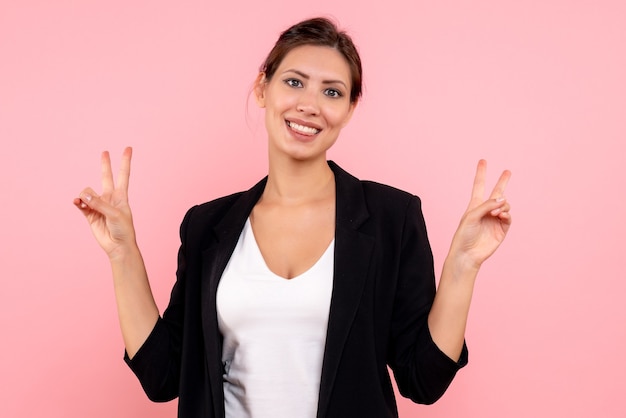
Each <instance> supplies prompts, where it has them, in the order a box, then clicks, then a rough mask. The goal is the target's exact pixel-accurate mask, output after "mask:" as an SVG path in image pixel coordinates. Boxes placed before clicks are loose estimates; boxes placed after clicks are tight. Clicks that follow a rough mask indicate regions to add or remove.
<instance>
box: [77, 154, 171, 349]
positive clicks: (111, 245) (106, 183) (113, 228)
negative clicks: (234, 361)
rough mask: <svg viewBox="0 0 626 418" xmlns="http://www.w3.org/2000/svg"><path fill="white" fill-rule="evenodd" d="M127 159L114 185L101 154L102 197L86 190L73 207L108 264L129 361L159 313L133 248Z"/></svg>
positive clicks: (107, 158) (127, 157)
mask: <svg viewBox="0 0 626 418" xmlns="http://www.w3.org/2000/svg"><path fill="white" fill-rule="evenodd" d="M131 157H132V149H131V148H126V149H125V150H124V153H123V155H122V162H121V166H120V170H119V173H118V177H117V184H115V182H114V180H113V173H112V170H111V159H110V156H109V153H108V152H106V151H105V152H103V153H102V160H101V169H102V194H101V195H99V196H98V195H97V194H96V193H95V192H94V191H93V189H91V188H86V189H84V190H83V191H82V192H81V193H80V195H79V197H78V198H76V199H74V205H75V206H76V207H77V208H78V209H79V210H80V211H81V212H82V213H83V215H85V218H86V219H87V222H88V223H89V225H90V227H91V231H92V233H93V235H94V237H95V238H96V241H97V242H98V244H100V246H101V247H102V249H103V250H104V251H105V252H106V254H107V256H108V257H109V261H110V262H111V270H112V272H113V285H114V288H115V298H116V301H117V311H118V316H119V321H120V327H121V330H122V337H123V339H124V344H125V346H126V351H127V353H128V355H129V357H131V358H132V357H133V356H134V355H135V354H136V353H137V351H138V350H139V348H140V347H141V346H142V344H143V343H144V341H145V340H146V338H148V335H150V332H151V331H152V329H153V328H154V325H155V324H156V322H157V320H158V318H159V311H158V308H157V306H156V303H155V302H154V298H153V296H152V291H151V289H150V283H149V281H148V275H147V273H146V268H145V266H144V262H143V258H142V257H141V252H140V251H139V247H138V246H137V241H136V238H135V229H134V226H133V220H132V214H131V210H130V206H129V204H128V183H129V178H130V161H131Z"/></svg>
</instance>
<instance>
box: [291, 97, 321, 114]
mask: <svg viewBox="0 0 626 418" xmlns="http://www.w3.org/2000/svg"><path fill="white" fill-rule="evenodd" d="M296 109H297V110H298V112H302V113H306V114H308V115H318V114H319V112H320V108H319V103H318V102H317V95H316V94H315V93H314V92H303V93H302V94H301V95H300V98H299V100H298V104H297V107H296Z"/></svg>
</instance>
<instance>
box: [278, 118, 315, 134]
mask: <svg viewBox="0 0 626 418" xmlns="http://www.w3.org/2000/svg"><path fill="white" fill-rule="evenodd" d="M286 122H287V126H288V127H289V128H291V129H292V130H293V131H295V132H297V133H299V134H302V135H317V134H318V133H320V131H321V129H318V128H315V127H313V126H307V125H302V124H299V123H296V122H293V121H289V120H288V121H286Z"/></svg>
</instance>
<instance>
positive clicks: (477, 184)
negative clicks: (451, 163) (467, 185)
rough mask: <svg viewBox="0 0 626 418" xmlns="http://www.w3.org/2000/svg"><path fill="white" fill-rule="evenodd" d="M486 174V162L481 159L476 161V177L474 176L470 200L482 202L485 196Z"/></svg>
mask: <svg viewBox="0 0 626 418" xmlns="http://www.w3.org/2000/svg"><path fill="white" fill-rule="evenodd" d="M486 172H487V161H485V160H482V159H481V160H480V161H478V166H477V167H476V175H475V176H474V185H473V186H472V200H474V199H479V200H481V201H482V200H483V196H484V195H485V175H486Z"/></svg>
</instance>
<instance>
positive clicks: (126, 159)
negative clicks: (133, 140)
mask: <svg viewBox="0 0 626 418" xmlns="http://www.w3.org/2000/svg"><path fill="white" fill-rule="evenodd" d="M132 156H133V149H132V148H131V147H126V149H124V153H123V154H122V163H121V165H120V170H119V172H118V174H117V187H118V188H119V189H120V190H123V191H125V192H128V183H129V181H130V160H131V159H132Z"/></svg>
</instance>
